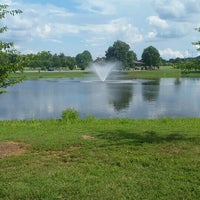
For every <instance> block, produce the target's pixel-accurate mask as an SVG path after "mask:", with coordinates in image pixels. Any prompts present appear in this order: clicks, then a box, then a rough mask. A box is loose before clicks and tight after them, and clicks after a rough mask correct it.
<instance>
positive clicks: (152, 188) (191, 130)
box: [0, 117, 200, 200]
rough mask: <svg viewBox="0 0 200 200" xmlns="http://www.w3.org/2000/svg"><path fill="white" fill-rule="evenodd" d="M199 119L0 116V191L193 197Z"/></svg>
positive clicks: (42, 195) (199, 158)
mask: <svg viewBox="0 0 200 200" xmlns="http://www.w3.org/2000/svg"><path fill="white" fill-rule="evenodd" d="M199 136H200V119H169V118H163V119H158V120H133V119H93V118H92V117H88V118H87V119H82V120H76V121H74V122H73V123H69V122H66V121H63V120H44V121H42V120H33V121H0V141H14V142H20V143H22V144H24V145H25V146H26V148H27V151H26V153H24V154H21V155H13V156H8V157H3V158H1V159H0V166H1V167H0V199H73V200H74V199H109V200H110V199H115V200H116V199H141V200H144V199H147V200H151V199H152V200H155V199H166V200H168V199H170V200H175V199H180V200H182V199H187V200H189V199H191V200H195V199H199V197H200V137H199Z"/></svg>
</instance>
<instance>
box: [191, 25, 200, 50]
mask: <svg viewBox="0 0 200 200" xmlns="http://www.w3.org/2000/svg"><path fill="white" fill-rule="evenodd" d="M195 30H196V31H198V32H200V28H195ZM192 44H193V45H197V46H198V48H197V50H198V51H200V41H198V42H193V43H192Z"/></svg>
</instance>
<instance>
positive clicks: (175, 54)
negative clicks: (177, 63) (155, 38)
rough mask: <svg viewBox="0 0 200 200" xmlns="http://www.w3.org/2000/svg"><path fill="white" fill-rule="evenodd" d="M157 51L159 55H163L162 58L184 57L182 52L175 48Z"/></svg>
mask: <svg viewBox="0 0 200 200" xmlns="http://www.w3.org/2000/svg"><path fill="white" fill-rule="evenodd" d="M159 53H160V55H161V57H164V58H184V55H183V53H181V52H180V51H177V50H173V49H171V48H166V49H163V50H159Z"/></svg>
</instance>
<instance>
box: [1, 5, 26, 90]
mask: <svg viewBox="0 0 200 200" xmlns="http://www.w3.org/2000/svg"><path fill="white" fill-rule="evenodd" d="M20 13H22V11H21V10H8V5H4V4H0V19H3V18H5V17H6V16H7V15H13V16H14V15H16V14H20ZM5 31H7V27H6V26H3V27H0V33H1V34H2V33H4V32H5ZM17 54H18V52H17V51H16V50H15V49H14V44H13V42H4V41H0V88H5V87H7V86H9V85H12V84H15V83H17V82H19V81H21V79H20V78H13V77H12V76H11V75H12V74H13V73H14V72H16V71H18V70H20V71H22V69H23V68H22V66H21V65H20V62H19V61H20V57H19V56H18V55H17ZM11 58H12V59H11Z"/></svg>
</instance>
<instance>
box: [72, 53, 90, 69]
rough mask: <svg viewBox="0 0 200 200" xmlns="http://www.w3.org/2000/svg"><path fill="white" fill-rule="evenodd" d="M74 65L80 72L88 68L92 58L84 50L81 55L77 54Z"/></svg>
mask: <svg viewBox="0 0 200 200" xmlns="http://www.w3.org/2000/svg"><path fill="white" fill-rule="evenodd" d="M75 59H76V64H77V66H78V67H80V68H81V70H84V69H85V68H86V67H88V65H89V63H90V62H92V56H91V54H90V52H89V51H87V50H85V51H83V53H79V54H78V55H77V56H76V57H75Z"/></svg>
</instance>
